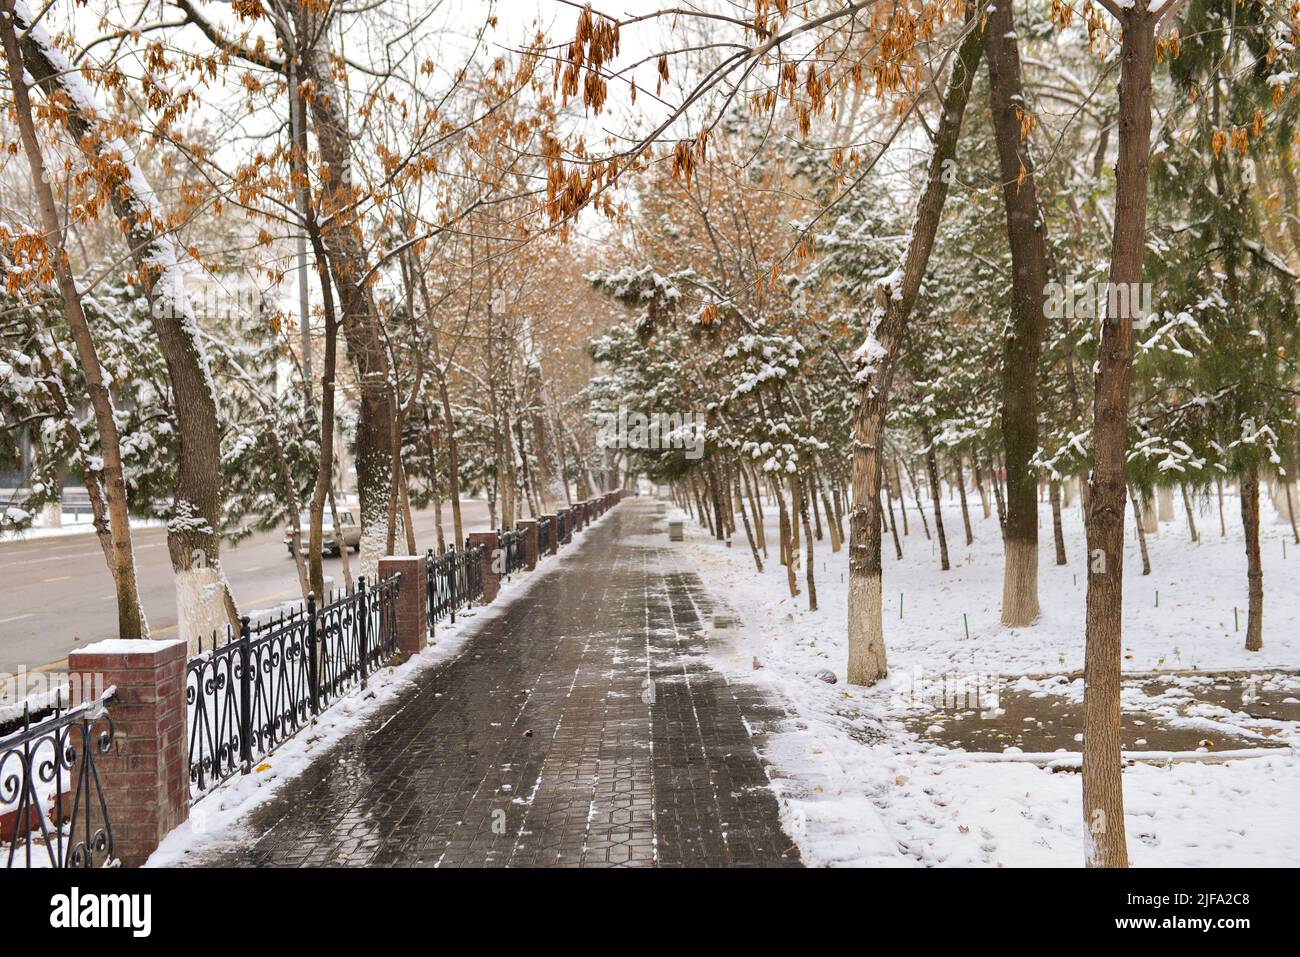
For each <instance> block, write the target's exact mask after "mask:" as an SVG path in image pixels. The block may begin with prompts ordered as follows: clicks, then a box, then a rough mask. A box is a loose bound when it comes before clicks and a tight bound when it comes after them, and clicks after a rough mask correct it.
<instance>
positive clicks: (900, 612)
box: [898, 591, 903, 621]
mask: <svg viewBox="0 0 1300 957" xmlns="http://www.w3.org/2000/svg"><path fill="white" fill-rule="evenodd" d="M898 618H899V620H900V621H901V620H902V618H903V593H902V592H901V591H900V592H899V593H898Z"/></svg>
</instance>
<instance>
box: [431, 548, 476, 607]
mask: <svg viewBox="0 0 1300 957" xmlns="http://www.w3.org/2000/svg"><path fill="white" fill-rule="evenodd" d="M425 594H426V601H427V603H428V619H429V627H430V628H433V626H434V624H436V623H437V622H440V621H442V620H443V619H444V618H450V619H451V620H452V621H453V622H454V621H455V620H456V612H457V611H459V610H460V609H461V608H467V607H469V606H470V605H472V604H473V603H474V602H476V601H478V600H479V599H480V598H482V597H483V546H482V545H471V544H470V543H469V542H466V543H465V545H464V546H463V547H461V548H444V549H443V550H442V552H440V553H437V554H435V553H434V551H433V549H432V548H431V549H429V551H428V555H427V561H426V563H425Z"/></svg>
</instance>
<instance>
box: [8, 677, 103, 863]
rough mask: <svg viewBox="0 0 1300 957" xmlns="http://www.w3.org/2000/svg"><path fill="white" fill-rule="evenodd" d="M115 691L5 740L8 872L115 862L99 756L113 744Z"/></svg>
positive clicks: (27, 716)
mask: <svg viewBox="0 0 1300 957" xmlns="http://www.w3.org/2000/svg"><path fill="white" fill-rule="evenodd" d="M112 700H113V689H112V688H110V689H108V690H107V691H106V692H104V694H102V695H101V696H100V697H99V698H97V699H95V700H94V701H91V702H87V703H85V704H81V705H78V706H76V707H75V708H69V709H67V710H63V709H61V708H60V707H59V706H58V705H57V704H56V706H55V709H54V714H53V715H52V716H51V717H48V718H44V719H42V720H39V721H36V722H35V723H33V722H32V720H31V713H30V711H26V710H25V711H24V715H23V728H22V729H21V730H19V731H15V732H12V733H11V734H9V735H6V736H5V737H3V738H0V859H3V861H4V866H5V867H6V868H31V867H54V868H58V867H97V866H103V865H106V864H112V863H113V827H112V824H111V822H110V821H109V814H108V805H107V803H106V802H105V800H104V788H103V784H102V782H101V781H100V776H99V771H98V770H97V769H96V767H95V759H96V756H97V755H100V754H106V753H107V752H108V751H109V750H110V749H111V748H112V746H113V721H112V719H111V718H110V717H109V714H108V705H109V704H111V703H112Z"/></svg>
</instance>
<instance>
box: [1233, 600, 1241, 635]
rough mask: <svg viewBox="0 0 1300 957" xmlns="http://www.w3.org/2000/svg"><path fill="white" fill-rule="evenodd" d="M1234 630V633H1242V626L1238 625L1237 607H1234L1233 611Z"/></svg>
mask: <svg viewBox="0 0 1300 957" xmlns="http://www.w3.org/2000/svg"><path fill="white" fill-rule="evenodd" d="M1232 630H1233V631H1240V630H1241V626H1240V625H1238V624H1237V609H1236V606H1233V609H1232Z"/></svg>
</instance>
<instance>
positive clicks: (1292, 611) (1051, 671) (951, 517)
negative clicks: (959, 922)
mask: <svg viewBox="0 0 1300 957" xmlns="http://www.w3.org/2000/svg"><path fill="white" fill-rule="evenodd" d="M1176 504H1177V506H1178V508H1177V520H1176V521H1173V522H1167V523H1162V524H1161V527H1160V530H1159V533H1158V534H1157V535H1154V536H1150V537H1149V539H1148V544H1149V548H1150V553H1151V565H1152V573H1151V575H1150V576H1147V577H1144V576H1142V574H1141V559H1140V556H1139V554H1138V546H1137V541H1136V538H1135V535H1134V532H1133V525H1132V520H1131V516H1130V521H1129V527H1128V534H1127V536H1126V540H1127V543H1128V545H1127V553H1126V557H1125V607H1124V622H1125V626H1124V636H1125V637H1124V650H1125V659H1126V660H1125V671H1126V673H1133V674H1138V673H1145V674H1147V675H1150V674H1151V673H1152V672H1153V670H1159V671H1162V672H1168V673H1169V681H1170V684H1171V686H1172V687H1171V690H1170V691H1169V692H1168V693H1167V695H1165V696H1156V697H1145V696H1144V695H1143V694H1142V693H1141V692H1140V691H1137V690H1136V689H1134V690H1132V691H1126V694H1125V708H1126V709H1129V710H1134V711H1136V710H1139V709H1141V710H1148V709H1149V710H1150V711H1151V712H1152V717H1153V720H1154V719H1159V720H1165V721H1168V722H1171V723H1178V722H1183V723H1184V725H1185V726H1191V727H1200V726H1203V727H1204V728H1205V729H1206V734H1207V737H1210V738H1212V737H1214V734H1215V733H1216V731H1217V732H1219V733H1222V732H1223V731H1225V730H1230V731H1232V732H1233V733H1235V734H1238V735H1242V736H1244V737H1248V738H1251V739H1252V740H1256V741H1260V742H1261V743H1273V744H1281V743H1287V744H1290V745H1292V747H1294V746H1295V745H1297V744H1300V726H1298V725H1297V722H1295V721H1289V720H1283V721H1260V720H1259V719H1252V718H1249V717H1248V716H1246V715H1245V714H1243V713H1241V712H1239V711H1238V710H1236V708H1235V707H1233V706H1226V707H1220V706H1211V705H1205V704H1197V703H1195V690H1196V688H1197V686H1198V683H1199V684H1200V686H1204V684H1205V680H1204V678H1200V677H1194V676H1187V675H1179V674H1176V673H1177V672H1188V671H1202V672H1205V671H1216V672H1217V671H1245V672H1247V674H1244V675H1240V676H1234V678H1233V679H1231V680H1232V681H1233V682H1240V683H1241V686H1242V694H1243V695H1244V696H1245V697H1244V699H1243V702H1244V704H1243V706H1245V705H1246V704H1249V703H1250V701H1251V700H1252V699H1251V695H1255V694H1261V693H1262V694H1264V695H1265V697H1268V698H1269V699H1270V700H1271V701H1272V702H1273V703H1275V704H1276V703H1278V702H1285V704H1284V705H1283V707H1285V708H1288V709H1291V708H1293V707H1294V705H1295V704H1296V703H1297V702H1296V698H1297V697H1300V694H1298V693H1297V690H1296V689H1297V686H1298V683H1300V678H1296V677H1294V676H1290V675H1283V676H1281V677H1272V678H1270V677H1269V676H1268V675H1265V674H1264V672H1274V671H1279V670H1289V671H1294V670H1295V669H1297V667H1300V548H1297V547H1296V546H1294V545H1293V544H1288V545H1287V548H1286V553H1285V554H1286V557H1285V558H1283V540H1284V536H1287V537H1289V536H1290V526H1289V525H1287V524H1283V523H1281V522H1280V521H1278V520H1277V515H1276V513H1275V512H1274V511H1273V509H1272V508H1271V507H1270V506H1269V505H1268V503H1267V502H1265V503H1263V505H1262V508H1261V511H1262V512H1263V516H1262V517H1263V542H1262V551H1263V563H1264V587H1265V598H1264V608H1265V611H1264V650H1263V651H1261V652H1254V653H1252V652H1247V651H1246V650H1245V649H1244V647H1243V646H1244V642H1245V625H1246V615H1245V607H1246V573H1245V552H1244V546H1243V540H1242V534H1241V531H1240V524H1241V523H1240V517H1239V516H1240V510H1239V506H1238V502H1237V500H1236V499H1235V498H1229V499H1228V501H1227V502H1226V503H1225V514H1226V515H1227V518H1228V535H1227V537H1226V538H1221V537H1220V530H1219V522H1218V515H1217V507H1213V508H1212V509H1211V510H1210V511H1209V512H1207V513H1206V514H1204V515H1198V516H1197V518H1198V524H1199V526H1200V528H1201V532H1202V541H1201V544H1199V545H1193V544H1191V542H1190V539H1189V536H1188V533H1187V528H1186V524H1185V519H1184V518H1183V512H1182V503H1181V502H1177V503H1176ZM926 506H927V509H929V507H930V506H929V503H928V502H927V503H926ZM971 508H972V522H973V524H974V534H975V543H974V545H973V546H971V547H969V548H968V547H966V546H965V544H964V542H965V536H964V532H963V530H962V520H961V512H960V508H959V506H958V505H957V504H956V503H955V502H951V503H950V502H948V501H945V502H944V510H943V511H944V524H945V528H946V530H947V534H948V541H949V549H950V555H951V561H952V570H951V571H949V572H943V571H941V570H940V568H939V559H938V554H937V548H933V546H932V543H931V542H928V541H926V539H925V537H924V533H923V532H922V530H921V523H920V521H919V520H918V518H917V515H916V511H915V507H914V506H912V507H911V508H910V515H909V520H910V525H911V535H910V536H907V537H906V538H904V539H903V550H904V557H903V559H902V560H901V561H899V560H896V559H895V557H894V551H893V542H892V539H891V538H890V537H889V536H888V535H886V536H885V636H886V645H887V648H888V654H889V665H890V676H889V678H888V679H886V680H885V681H883V682H881V683H880V684H879V685H877V686H875V687H873V688H870V689H863V688H856V687H852V686H849V685H846V684H844V681H843V679H844V665H845V660H846V628H845V605H846V584H845V580H846V576H847V562H846V551H841V552H840V553H838V554H832V553H831V550H830V543H829V539H828V538H827V539H826V540H823V541H821V542H818V543H817V554H816V567H815V570H816V579H817V595H818V602H819V605H820V608H819V610H818V611H817V612H808V611H807V598H806V595H805V594H800V596H799V597H798V598H791V597H790V595H789V591H788V589H787V587H786V579H785V569H784V568H783V567H782V566H781V565H780V564H779V563H778V562H777V560H776V557H777V555H776V553H777V544H776V543H777V542H778V540H779V538H778V533H777V529H776V516H775V514H769V515H768V516H767V520H766V523H765V524H766V526H767V539H768V546H769V548H768V551H769V554H770V556H771V560H770V561H768V562H765V567H764V572H763V574H762V575H759V574H757V573H756V571H755V569H754V564H753V560H752V559H751V557H750V552H749V548H748V544H747V542H746V540H745V538H744V532H743V529H740V530H739V532H738V535H737V537H736V539H735V540H734V541H733V544H732V547H731V548H729V549H728V548H726V547H725V546H724V545H723V544H721V543H719V542H716V541H714V540H713V539H711V538H710V537H709V536H708V533H707V531H702V530H701V529H700V528H699V526H698V525H695V524H694V523H691V522H688V523H687V526H686V528H687V538H688V542H687V544H685V545H680V546H676V547H679V548H681V549H682V550H683V552H684V554H686V555H688V556H689V557H690V558H691V560H692V561H693V562H694V564H695V565H696V567H697V570H698V572H699V574H700V576H701V578H702V579H703V581H704V583H705V585H706V587H707V588H708V589H709V590H710V592H711V593H712V594H713V595H715V596H716V597H717V598H718V599H719V600H720V601H722V602H723V603H724V604H725V605H726V606H729V607H730V608H731V609H732V610H733V611H734V612H735V613H736V615H737V617H738V619H739V629H738V632H737V633H736V634H735V636H734V637H726V638H723V637H721V633H720V637H719V640H718V641H717V642H716V644H715V645H714V647H715V653H714V657H715V659H716V660H717V663H718V665H719V666H720V667H721V668H723V669H724V670H726V671H728V672H729V673H731V674H732V675H733V677H734V678H736V679H737V680H744V681H753V682H757V683H759V684H761V685H763V686H765V687H767V688H768V689H769V690H770V691H771V692H772V693H773V694H774V695H775V696H776V699H777V700H778V701H779V702H781V703H783V704H784V705H785V707H786V711H787V715H788V716H787V718H786V719H785V720H784V721H782V722H780V723H779V727H777V728H775V729H771V730H769V733H768V736H767V738H766V743H765V746H764V756H765V758H766V759H767V760H768V761H769V762H770V763H771V765H772V778H773V786H774V787H775V789H776V791H777V793H778V795H779V796H780V799H781V803H782V814H783V817H784V821H785V824H786V826H787V828H788V829H789V831H790V832H791V834H792V835H793V836H794V837H795V838H796V839H797V840H798V841H799V844H800V846H801V849H802V852H803V854H804V857H805V860H806V861H808V862H809V863H812V864H833V865H865V864H870V865H904V866H906V865H914V864H918V863H919V864H922V865H979V866H1022V865H1060V866H1077V865H1080V864H1081V863H1082V861H1083V824H1082V820H1081V818H1082V812H1081V807H1080V805H1081V795H1080V790H1081V788H1080V778H1079V776H1078V775H1077V774H1074V773H1069V772H1064V771H1055V772H1054V771H1052V770H1049V769H1047V768H1044V767H1039V766H1036V765H1034V764H1031V763H1027V762H1024V761H1020V760H1015V759H1014V758H1015V757H1016V756H1015V755H1014V754H1012V753H1009V754H1007V755H1005V756H1004V755H998V757H999V758H1003V757H1005V758H1012V760H997V761H987V760H977V759H972V758H969V757H965V756H964V755H963V752H962V751H960V750H954V749H952V748H951V747H945V746H942V745H941V744H939V741H947V740H949V739H950V738H952V737H953V735H952V734H950V733H944V734H941V735H930V734H925V733H921V734H917V733H914V729H915V727H916V719H917V717H918V715H934V717H935V720H936V722H941V723H943V724H945V725H947V728H948V730H949V731H951V730H952V728H953V727H954V725H955V724H957V723H959V722H961V721H967V722H971V721H980V720H981V718H982V717H997V716H998V710H997V704H996V701H984V700H977V699H976V697H975V696H974V694H973V693H972V692H970V691H969V690H968V689H971V688H974V687H975V686H976V685H978V686H979V687H981V688H986V687H988V686H990V685H992V686H994V687H996V685H997V683H998V682H997V681H996V680H993V679H994V678H996V676H1047V675H1061V674H1065V673H1068V672H1072V671H1076V670H1078V669H1081V668H1082V666H1083V651H1084V641H1083V620H1084V619H1083V612H1084V598H1085V588H1086V575H1085V574H1084V564H1083V555H1084V534H1083V526H1082V521H1081V516H1080V514H1079V510H1078V508H1077V506H1076V507H1073V508H1069V509H1067V510H1066V511H1065V514H1064V529H1065V540H1066V550H1067V557H1068V558H1069V564H1068V565H1066V566H1060V567H1058V566H1057V565H1055V563H1054V551H1053V546H1052V525H1051V512H1050V509H1049V508H1048V506H1047V505H1046V504H1045V503H1044V504H1043V505H1042V506H1041V515H1040V523H1041V524H1040V528H1041V531H1040V563H1041V567H1040V579H1039V582H1040V584H1039V595H1040V601H1041V604H1042V608H1043V615H1042V618H1041V620H1040V621H1039V622H1038V623H1037V624H1036V625H1035V626H1034V627H1032V628H1025V629H1015V630H1012V629H1007V628H1003V627H1002V626H1001V625H1000V623H999V621H998V612H999V603H1000V600H1001V594H1002V586H1001V576H1002V548H1001V539H1000V535H999V533H998V525H997V519H996V517H992V518H989V519H987V520H983V519H982V518H981V512H980V509H979V503H978V499H975V500H973V501H972V503H971ZM895 512H896V513H897V503H895ZM927 518H928V520H929V521H930V524H931V533H932V534H933V531H934V529H933V515H932V514H928V515H927ZM664 538H665V539H666V538H667V535H666V532H665V534H664ZM932 548H933V550H932ZM799 575H800V588H801V590H802V589H803V587H804V582H803V570H802V568H801V569H800V573H799ZM1157 591H1158V592H1159V604H1158V606H1157V598H1156V593H1157ZM900 601H901V603H902V615H901V617H900V613H899V612H900ZM1234 606H1235V607H1236V608H1238V609H1239V610H1240V612H1239V614H1240V622H1239V626H1238V627H1239V628H1240V630H1236V627H1234V620H1233V608H1234ZM963 614H964V615H965V616H966V617H965V621H963ZM967 625H968V626H969V629H970V637H969V638H967V637H966V627H967ZM826 669H829V670H831V671H833V672H834V673H835V674H836V675H837V676H838V678H839V683H837V684H827V683H826V682H825V681H824V680H821V679H819V678H818V677H817V674H818V672H821V671H824V670H826ZM1252 670H1254V671H1258V672H1260V674H1259V675H1258V676H1257V678H1256V680H1255V681H1254V682H1253V683H1252V681H1251V676H1250V674H1249V672H1250V671H1252ZM1017 685H1019V688H1020V690H1021V691H1028V692H1030V693H1033V694H1040V695H1042V696H1043V697H1044V699H1045V702H1046V699H1050V698H1051V697H1052V696H1053V695H1060V696H1064V697H1065V698H1072V699H1073V698H1077V697H1078V696H1079V695H1080V694H1081V691H1082V687H1081V686H1082V681H1081V680H1073V681H1068V680H1060V679H1057V680H1050V681H1042V680H1040V679H1038V678H1025V679H1023V680H1020V679H1015V680H1013V681H1012V682H1008V683H1005V684H1004V687H1008V688H1010V687H1016V686H1017ZM918 687H920V688H926V689H929V690H930V691H933V690H934V689H940V691H942V690H943V689H947V690H948V691H949V692H950V696H951V692H952V691H954V690H956V691H957V692H958V693H959V694H962V695H963V698H962V701H961V702H960V704H961V707H953V706H951V705H946V706H945V705H942V704H941V705H939V706H936V704H935V700H934V698H933V697H925V696H918V695H917V694H916V693H915V689H916V688H918ZM1221 694H1222V693H1221ZM1227 694H1228V695H1229V696H1235V694H1236V692H1235V689H1234V690H1232V691H1230V692H1227ZM965 696H969V697H965ZM1180 698H1183V699H1186V700H1185V701H1181V702H1180V701H1179V700H1178V699H1180ZM1234 700H1235V699H1234ZM1179 704H1181V705H1182V707H1176V706H1175V705H1179ZM1188 705H1190V707H1188ZM924 723H925V722H922V724H924ZM909 727H910V728H912V729H913V730H909ZM1264 736H1266V737H1267V738H1271V739H1272V740H1271V741H1265V737H1264ZM1126 743H1128V742H1126ZM1078 747H1079V745H1077V744H1075V745H1074V746H1073V749H1072V750H1074V751H1075V752H1077V750H1078ZM1124 784H1125V800H1126V803H1125V811H1126V819H1127V820H1126V825H1127V833H1128V843H1129V854H1130V859H1131V861H1132V862H1133V863H1134V864H1135V865H1138V866H1161V865H1168V866H1175V865H1176V866H1198V865H1210V864H1215V865H1220V866H1222V865H1230V866H1252V865H1286V864H1293V863H1295V862H1297V861H1300V815H1297V814H1296V813H1295V806H1296V805H1295V800H1296V799H1295V795H1296V794H1297V793H1300V757H1297V753H1296V751H1294V750H1292V748H1283V749H1281V750H1279V751H1278V752H1277V753H1275V754H1268V755H1267V756H1264V757H1257V758H1253V759H1249V760H1239V761H1233V762H1230V763H1191V762H1179V763H1175V764H1172V765H1169V764H1138V765H1135V766H1132V767H1129V768H1128V769H1127V770H1126V771H1125V774H1124Z"/></svg>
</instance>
